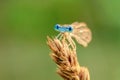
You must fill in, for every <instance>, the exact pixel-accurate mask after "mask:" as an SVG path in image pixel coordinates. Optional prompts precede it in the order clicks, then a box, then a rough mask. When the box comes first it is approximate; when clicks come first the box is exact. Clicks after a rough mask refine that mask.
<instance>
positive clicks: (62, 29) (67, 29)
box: [54, 24, 73, 32]
mask: <svg viewBox="0 0 120 80" xmlns="http://www.w3.org/2000/svg"><path fill="white" fill-rule="evenodd" d="M54 29H55V30H56V31H59V32H72V31H73V27H72V26H60V25H59V24H56V25H55V28H54Z"/></svg>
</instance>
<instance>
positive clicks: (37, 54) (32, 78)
mask: <svg viewBox="0 0 120 80" xmlns="http://www.w3.org/2000/svg"><path fill="white" fill-rule="evenodd" d="M74 21H79V22H81V21H84V22H86V23H87V24H88V26H89V28H90V29H91V30H92V34H93V40H92V42H91V43H90V44H89V46H88V47H87V48H83V47H82V46H80V45H78V44H77V53H78V60H79V62H80V64H81V65H82V66H87V67H88V68H89V71H90V75H91V80H120V0H0V80H63V79H62V78H61V77H60V76H58V75H57V74H56V73H55V70H56V67H57V66H56V64H55V63H54V62H53V61H52V60H51V58H50V56H49V53H50V50H49V47H48V46H47V45H46V36H47V35H48V36H51V37H53V36H56V35H57V34H58V32H56V31H54V29H53V27H54V25H55V24H56V23H60V24H66V23H67V24H70V23H72V22H74Z"/></svg>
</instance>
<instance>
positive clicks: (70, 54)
mask: <svg viewBox="0 0 120 80" xmlns="http://www.w3.org/2000/svg"><path fill="white" fill-rule="evenodd" d="M47 44H48V46H49V47H50V49H51V51H52V52H51V54H50V56H51V58H52V59H53V61H54V62H55V63H56V64H57V66H58V68H57V73H58V74H59V75H60V76H61V77H62V78H63V79H64V80H90V77H89V71H88V69H87V68H85V67H80V65H79V63H78V60H77V55H76V51H75V50H72V49H71V48H70V47H69V45H68V44H67V43H66V42H65V41H60V40H58V39H57V38H54V39H51V38H49V37H47Z"/></svg>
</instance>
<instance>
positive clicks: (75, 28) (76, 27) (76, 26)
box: [55, 22, 92, 48]
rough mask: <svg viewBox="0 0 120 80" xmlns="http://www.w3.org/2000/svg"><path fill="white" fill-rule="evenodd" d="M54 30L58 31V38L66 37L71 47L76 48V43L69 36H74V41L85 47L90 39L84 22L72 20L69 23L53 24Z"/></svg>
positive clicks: (90, 35) (90, 34) (90, 36)
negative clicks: (72, 21)
mask: <svg viewBox="0 0 120 80" xmlns="http://www.w3.org/2000/svg"><path fill="white" fill-rule="evenodd" d="M55 30H56V31H59V32H60V34H58V36H57V38H58V39H60V40H61V39H63V38H64V39H66V40H67V41H68V42H69V43H70V44H71V46H72V47H73V48H76V45H75V43H74V41H73V40H72V38H71V37H73V38H75V39H76V41H77V42H78V43H79V44H81V45H82V46H84V47H86V46H87V45H88V43H89V42H90V41H91V39H92V33H91V31H90V29H89V28H88V27H87V25H86V23H84V22H80V23H79V22H74V23H72V24H71V25H69V24H65V25H59V24H57V25H55Z"/></svg>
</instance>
